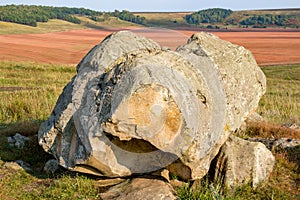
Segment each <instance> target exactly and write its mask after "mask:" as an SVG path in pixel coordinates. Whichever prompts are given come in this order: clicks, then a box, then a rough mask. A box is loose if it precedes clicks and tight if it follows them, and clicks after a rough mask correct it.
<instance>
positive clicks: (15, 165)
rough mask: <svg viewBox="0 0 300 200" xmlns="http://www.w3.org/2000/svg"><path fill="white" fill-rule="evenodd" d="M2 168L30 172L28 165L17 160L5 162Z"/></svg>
mask: <svg viewBox="0 0 300 200" xmlns="http://www.w3.org/2000/svg"><path fill="white" fill-rule="evenodd" d="M3 166H4V167H5V168H7V169H12V170H16V171H19V170H25V171H32V169H31V168H30V165H29V164H28V163H26V162H24V161H23V160H17V161H15V162H6V163H5V164H4V165H3Z"/></svg>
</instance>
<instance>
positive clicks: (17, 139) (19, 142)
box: [7, 133, 30, 149]
mask: <svg viewBox="0 0 300 200" xmlns="http://www.w3.org/2000/svg"><path fill="white" fill-rule="evenodd" d="M28 140H30V139H29V138H28V137H26V136H23V135H21V134H20V133H16V134H15V135H14V136H11V137H7V142H8V143H9V144H10V145H12V146H15V147H17V148H18V149H22V148H23V147H24V145H25V143H26V141H28Z"/></svg>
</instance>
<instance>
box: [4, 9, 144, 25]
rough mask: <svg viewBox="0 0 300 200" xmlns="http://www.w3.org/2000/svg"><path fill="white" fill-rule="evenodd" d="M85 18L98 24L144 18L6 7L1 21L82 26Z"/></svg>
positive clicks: (139, 21) (140, 21)
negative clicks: (49, 22)
mask: <svg viewBox="0 0 300 200" xmlns="http://www.w3.org/2000/svg"><path fill="white" fill-rule="evenodd" d="M80 16H81V17H82V16H85V17H88V18H90V19H91V20H94V21H96V22H103V21H105V20H108V19H109V18H111V17H117V18H119V19H121V20H124V21H129V22H132V23H136V24H143V23H144V21H145V18H144V17H140V16H135V15H134V14H132V13H131V12H129V11H126V10H123V11H118V10H115V11H114V12H99V11H94V10H90V9H85V8H68V7H51V6H34V5H30V6H29V5H6V6H0V21H4V22H13V23H18V24H23V25H29V26H33V27H36V26H37V23H38V22H48V21H49V20H51V19H59V20H64V21H67V22H71V23H74V24H80V23H81V20H80V19H79V17H80Z"/></svg>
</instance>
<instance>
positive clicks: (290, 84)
mask: <svg viewBox="0 0 300 200" xmlns="http://www.w3.org/2000/svg"><path fill="white" fill-rule="evenodd" d="M262 70H263V72H264V73H265V75H266V77H267V92H266V94H265V95H264V96H263V97H262V99H261V101H260V104H259V107H258V112H259V113H260V114H261V115H262V116H263V117H265V118H266V119H268V120H269V121H271V122H275V123H279V124H283V123H300V65H281V66H268V67H263V68H262Z"/></svg>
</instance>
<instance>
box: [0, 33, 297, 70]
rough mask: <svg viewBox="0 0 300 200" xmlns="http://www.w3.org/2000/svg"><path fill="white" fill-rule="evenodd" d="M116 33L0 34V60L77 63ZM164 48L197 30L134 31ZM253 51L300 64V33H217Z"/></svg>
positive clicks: (261, 59)
mask: <svg viewBox="0 0 300 200" xmlns="http://www.w3.org/2000/svg"><path fill="white" fill-rule="evenodd" d="M114 31H118V30H117V29H116V30H72V31H67V32H59V33H46V34H17V35H0V60H9V61H33V62H43V63H54V64H59V63H61V64H77V63H79V62H80V60H81V59H82V58H83V56H84V55H85V54H87V53H88V51H89V50H90V49H91V48H92V47H93V46H94V45H96V44H98V43H99V42H101V41H102V40H103V39H104V38H105V37H106V36H108V35H109V34H110V33H112V32H114ZM133 31H134V32H136V33H137V34H140V35H144V36H146V37H149V38H151V39H153V40H155V41H157V42H158V43H160V44H161V45H162V46H167V47H169V48H171V49H175V48H176V47H177V46H178V45H181V44H184V43H185V42H186V41H187V39H188V37H189V36H190V35H192V33H194V32H195V30H179V31H174V30H168V29H147V28H145V29H135V30H133ZM214 34H216V35H218V36H219V37H220V38H222V39H225V40H228V41H230V42H232V43H235V44H239V45H242V46H244V47H246V48H247V49H249V50H251V51H252V53H253V54H254V57H255V58H256V60H257V62H258V64H259V65H271V64H283V63H284V64H293V63H300V34H299V32H282V31H280V32H275V31H270V32H214Z"/></svg>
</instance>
